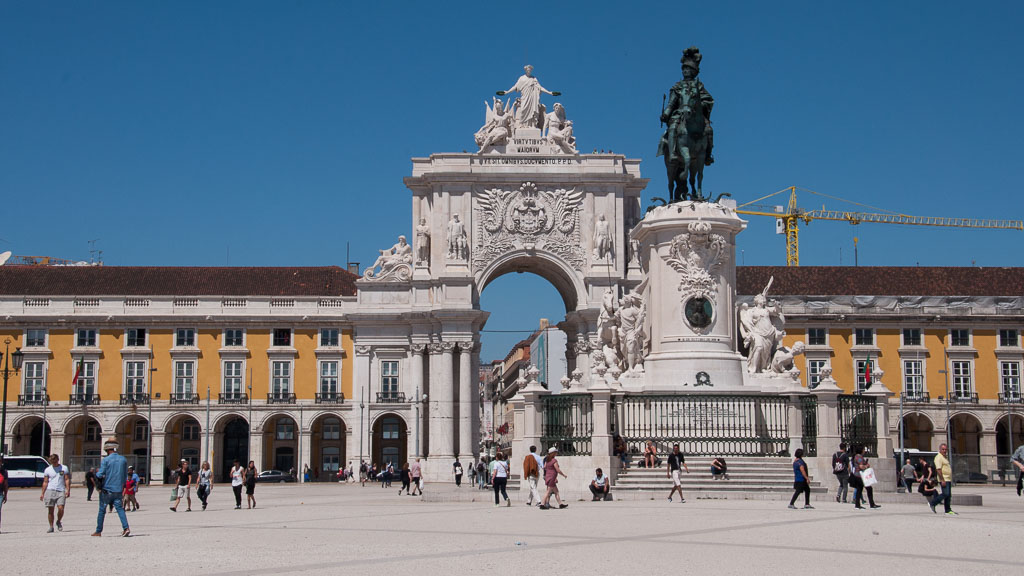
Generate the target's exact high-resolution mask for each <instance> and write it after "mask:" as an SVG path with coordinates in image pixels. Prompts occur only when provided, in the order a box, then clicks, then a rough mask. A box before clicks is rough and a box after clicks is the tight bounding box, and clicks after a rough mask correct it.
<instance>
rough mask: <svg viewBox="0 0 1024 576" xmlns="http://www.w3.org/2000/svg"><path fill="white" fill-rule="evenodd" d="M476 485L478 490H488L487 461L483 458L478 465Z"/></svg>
mask: <svg viewBox="0 0 1024 576" xmlns="http://www.w3.org/2000/svg"><path fill="white" fill-rule="evenodd" d="M476 483H477V489H478V490H484V489H485V488H487V460H486V459H484V457H483V456H481V457H480V461H479V462H477V463H476Z"/></svg>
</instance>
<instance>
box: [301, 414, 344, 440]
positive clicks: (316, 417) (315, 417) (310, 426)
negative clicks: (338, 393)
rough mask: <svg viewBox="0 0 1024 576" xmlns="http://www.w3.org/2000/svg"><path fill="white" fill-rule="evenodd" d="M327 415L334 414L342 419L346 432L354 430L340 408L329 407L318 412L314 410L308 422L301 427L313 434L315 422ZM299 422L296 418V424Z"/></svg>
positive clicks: (305, 431) (303, 430)
mask: <svg viewBox="0 0 1024 576" xmlns="http://www.w3.org/2000/svg"><path fill="white" fill-rule="evenodd" d="M327 416H333V417H335V418H337V419H338V420H341V424H342V426H344V427H345V433H346V434H348V433H350V432H351V431H352V428H351V427H350V426H349V424H348V419H347V418H345V415H344V413H343V412H341V411H340V410H338V411H334V410H329V409H327V408H323V409H320V410H317V411H316V412H313V413H312V414H311V415H310V417H309V419H308V420H307V423H306V424H304V425H303V426H301V427H300V429H301V430H302V432H304V433H307V434H312V433H313V423H314V422H316V421H317V420H319V419H321V418H324V417H327ZM297 423H298V421H297V420H296V424H297Z"/></svg>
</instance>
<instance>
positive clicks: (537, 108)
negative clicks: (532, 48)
mask: <svg viewBox="0 0 1024 576" xmlns="http://www.w3.org/2000/svg"><path fill="white" fill-rule="evenodd" d="M523 70H524V72H525V73H524V74H523V75H522V76H520V77H519V80H516V83H515V84H513V85H512V87H511V88H509V89H508V90H500V91H498V93H497V94H498V96H504V95H505V94H508V93H509V92H519V108H518V109H517V110H516V112H515V127H516V128H540V127H541V120H543V116H542V114H541V104H540V93H541V92H543V93H545V94H548V95H551V96H561V95H562V93H561V92H552V91H550V90H548V89H547V88H545V87H543V86H541V85H540V81H539V80H537V79H536V78H535V77H534V76H533V66H530V65H529V64H527V65H526V66H524V67H523Z"/></svg>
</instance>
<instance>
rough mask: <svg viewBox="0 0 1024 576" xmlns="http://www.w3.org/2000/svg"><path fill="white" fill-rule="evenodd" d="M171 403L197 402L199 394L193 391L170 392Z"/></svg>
mask: <svg viewBox="0 0 1024 576" xmlns="http://www.w3.org/2000/svg"><path fill="white" fill-rule="evenodd" d="M171 404H199V394H196V393H195V392H172V393H171Z"/></svg>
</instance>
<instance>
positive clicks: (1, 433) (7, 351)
mask: <svg viewBox="0 0 1024 576" xmlns="http://www.w3.org/2000/svg"><path fill="white" fill-rule="evenodd" d="M2 356H3V358H4V402H3V416H0V453H5V452H7V379H8V378H9V377H10V375H11V372H14V373H15V374H17V373H18V371H19V370H21V363H22V362H24V361H25V354H23V353H22V351H21V348H18V349H16V350H15V351H14V353H13V354H12V353H11V339H10V338H5V339H4V354H2ZM12 356H13V357H14V370H13V371H12V370H11V357H12Z"/></svg>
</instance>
